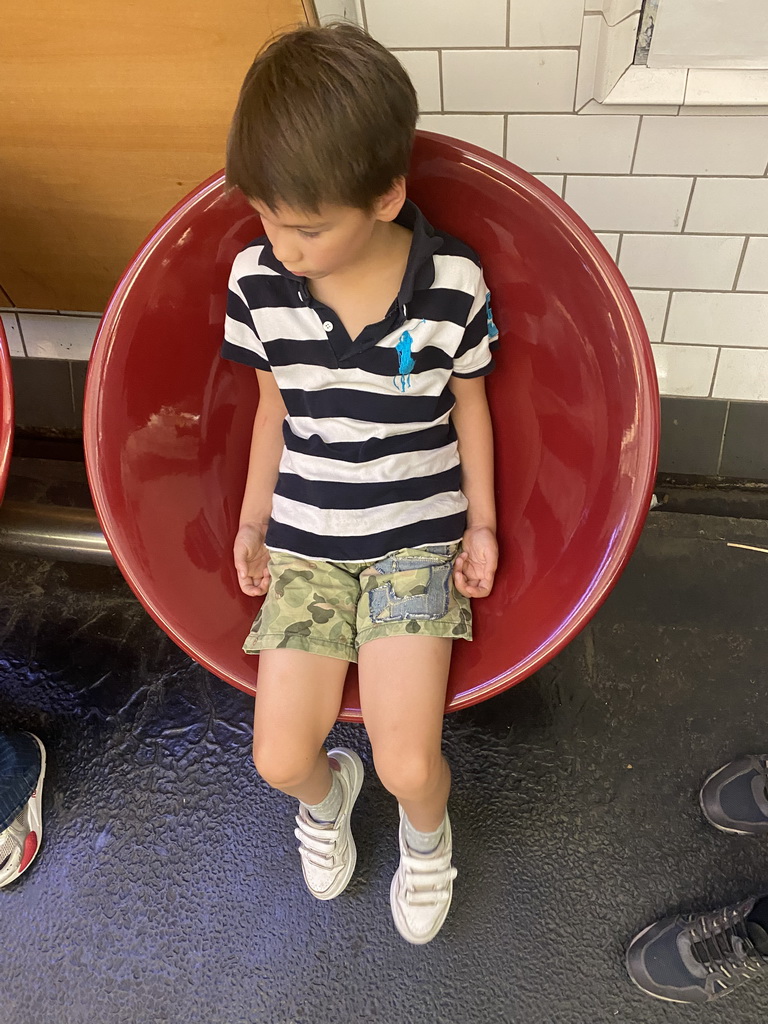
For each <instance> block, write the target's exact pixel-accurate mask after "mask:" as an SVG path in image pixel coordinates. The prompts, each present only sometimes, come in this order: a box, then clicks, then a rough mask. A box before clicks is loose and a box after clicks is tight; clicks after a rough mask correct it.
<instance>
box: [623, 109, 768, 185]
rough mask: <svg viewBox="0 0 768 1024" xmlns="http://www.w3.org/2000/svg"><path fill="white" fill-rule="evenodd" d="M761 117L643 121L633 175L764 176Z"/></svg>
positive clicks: (767, 121) (766, 122)
mask: <svg viewBox="0 0 768 1024" xmlns="http://www.w3.org/2000/svg"><path fill="white" fill-rule="evenodd" d="M766 164H768V118H766V117H735V118H734V117H691V118H686V119H680V118H677V117H645V118H643V125H642V128H641V130H640V141H639V143H638V147H637V159H636V160H635V166H634V168H633V170H634V173H635V174H723V175H725V174H728V175H730V174H763V173H764V172H765V167H766Z"/></svg>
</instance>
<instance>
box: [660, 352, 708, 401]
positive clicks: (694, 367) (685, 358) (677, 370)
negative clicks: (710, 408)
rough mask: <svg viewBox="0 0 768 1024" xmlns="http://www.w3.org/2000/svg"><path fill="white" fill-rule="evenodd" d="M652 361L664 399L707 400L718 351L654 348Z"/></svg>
mask: <svg viewBox="0 0 768 1024" xmlns="http://www.w3.org/2000/svg"><path fill="white" fill-rule="evenodd" d="M653 358H654V360H655V361H656V373H657V375H658V378H659V390H660V391H661V393H662V395H685V396H688V397H696V398H706V396H707V395H708V394H709V392H710V389H711V387H712V378H713V376H714V372H715V363H716V361H717V349H716V348H705V347H704V346H703V345H701V346H696V347H693V346H685V345H679V346H678V345H654V346H653Z"/></svg>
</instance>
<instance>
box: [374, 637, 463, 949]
mask: <svg viewBox="0 0 768 1024" xmlns="http://www.w3.org/2000/svg"><path fill="white" fill-rule="evenodd" d="M451 643H452V641H451V640H450V639H448V638H446V637H428V636H413V635H408V636H390V637H381V638H379V639H378V640H371V641H370V642H369V643H367V644H363V646H362V647H361V648H360V652H359V658H360V699H361V703H362V710H363V718H364V719H365V724H366V726H367V728H368V735H369V736H370V738H371V744H372V746H373V759H374V761H375V763H376V770H377V772H378V773H379V778H380V779H381V781H382V782H383V783H384V785H385V786H386V787H387V789H388V790H389V791H390V793H393V794H394V795H395V796H396V797H397V799H398V802H399V804H400V806H401V808H402V810H403V812H404V815H403V817H402V818H401V820H400V831H399V844H400V863H399V865H398V868H397V871H396V872H395V874H394V877H393V879H392V885H391V886H390V890H389V902H390V905H391V907H392V919H393V921H394V922H395V927H396V928H397V930H398V931H399V932H400V934H401V935H402V936H403V938H404V939H406V940H407V941H408V942H413V943H417V944H423V943H425V942H430V941H431V940H432V939H433V938H434V937H435V935H437V933H438V932H439V931H440V928H441V927H442V925H443V922H444V921H445V918H446V915H447V914H448V909H449V907H450V905H451V899H452V897H453V880H454V878H455V877H456V870H455V868H454V867H453V866H452V864H451V856H452V842H451V825H450V821H449V819H448V815H447V814H446V803H447V801H448V791H449V789H450V786H451V774H450V771H449V769H448V765H447V763H446V761H445V758H444V757H443V755H442V751H441V737H442V731H443V713H444V710H445V689H446V683H447V682H448V667H449V664H450V660H451Z"/></svg>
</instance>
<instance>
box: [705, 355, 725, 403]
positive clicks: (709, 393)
mask: <svg viewBox="0 0 768 1024" xmlns="http://www.w3.org/2000/svg"><path fill="white" fill-rule="evenodd" d="M722 351H723V350H722V348H720V347H718V349H717V354H716V355H715V365H714V366H713V367H712V380H711V381H710V382H709V390H708V391H707V398H714V395H713V394H712V392H713V391H714V390H715V381H716V380H717V368H718V366H719V365H720V353H721V352H722Z"/></svg>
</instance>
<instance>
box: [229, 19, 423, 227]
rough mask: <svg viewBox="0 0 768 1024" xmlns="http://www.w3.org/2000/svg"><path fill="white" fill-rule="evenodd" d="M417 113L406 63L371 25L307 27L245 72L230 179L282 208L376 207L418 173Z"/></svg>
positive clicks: (275, 43) (231, 151) (232, 135)
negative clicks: (414, 152) (411, 170)
mask: <svg viewBox="0 0 768 1024" xmlns="http://www.w3.org/2000/svg"><path fill="white" fill-rule="evenodd" d="M417 116H418V106H417V100H416V93H415V91H414V88H413V85H412V84H411V81H410V79H409V77H408V75H407V73H406V71H405V69H404V68H403V66H402V65H401V64H400V62H399V61H398V60H397V58H396V57H394V56H393V55H392V54H391V53H389V51H388V50H386V49H385V48H384V47H383V46H382V45H381V44H380V43H377V42H376V40H375V39H372V38H371V36H369V35H368V34H367V33H366V32H364V31H363V30H362V29H360V28H357V27H356V26H355V25H350V24H335V25H329V26H325V27H322V28H300V29H297V30H296V31H294V32H289V33H288V34H287V35H284V36H281V37H279V38H278V39H276V40H274V41H273V42H272V43H269V44H268V45H267V46H266V47H265V48H264V49H263V50H261V52H260V53H259V54H258V55H257V57H256V59H255V60H254V62H253V64H252V65H251V67H250V70H249V71H248V73H247V75H246V76H245V81H244V82H243V86H242V89H241V90H240V97H239V99H238V103H237V108H236V110H235V114H234V117H233V119H232V127H231V129H230V133H229V140H228V143H227V166H226V180H227V184H228V185H229V186H230V187H234V186H237V187H238V188H240V189H241V190H242V191H243V192H244V193H245V195H246V196H248V198H249V199H256V200H259V201H261V202H263V203H265V204H266V205H267V206H268V207H269V208H270V209H272V210H274V209H276V207H277V206H278V205H280V204H284V205H286V206H292V207H295V208H296V209H299V210H305V211H307V212H312V213H316V212H317V211H318V209H319V207H320V205H321V204H323V203H329V204H338V205H340V206H354V207H357V208H359V209H364V210H368V209H370V208H371V206H372V205H373V203H374V201H375V200H376V199H377V198H378V197H379V196H381V195H383V194H384V193H385V192H386V191H387V190H388V189H389V187H390V186H391V185H392V183H393V182H394V181H395V180H396V179H397V178H398V177H400V176H401V175H406V174H407V173H408V164H409V162H410V156H411V148H412V146H413V135H414V131H415V127H416V118H417Z"/></svg>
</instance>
